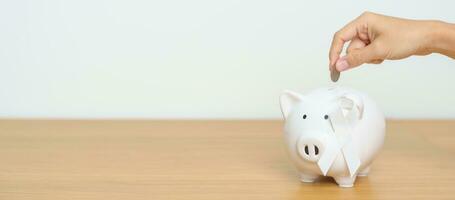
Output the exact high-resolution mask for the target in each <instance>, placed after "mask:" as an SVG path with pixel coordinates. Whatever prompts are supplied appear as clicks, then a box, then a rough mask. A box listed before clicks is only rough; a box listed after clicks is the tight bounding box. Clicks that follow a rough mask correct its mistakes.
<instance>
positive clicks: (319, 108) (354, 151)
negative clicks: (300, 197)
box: [280, 87, 385, 187]
mask: <svg viewBox="0 0 455 200" xmlns="http://www.w3.org/2000/svg"><path fill="white" fill-rule="evenodd" d="M280 104H281V111H282V112H283V116H284V119H285V125H284V132H285V133H284V136H285V142H286V145H287V150H288V153H289V156H290V158H291V160H292V162H293V163H294V164H295V166H296V167H297V170H298V171H299V174H300V180H301V181H302V182H314V181H315V180H316V179H317V178H318V177H319V176H330V177H333V178H334V179H335V181H336V182H337V183H338V185H339V186H341V187H352V186H353V184H354V181H355V179H356V177H357V176H366V175H367V174H368V171H369V169H370V165H371V163H372V161H373V159H374V158H375V157H376V155H377V154H378V152H379V150H380V149H381V148H382V145H383V143H384V136H385V120H384V115H383V114H382V113H381V111H380V110H379V108H378V107H377V105H376V104H375V103H374V102H373V100H371V99H370V98H369V97H367V96H366V95H365V94H363V93H360V92H358V91H355V90H352V89H348V88H342V87H331V88H321V89H316V90H313V91H311V92H309V93H307V94H306V95H301V94H298V93H295V92H291V91H285V92H284V93H283V94H282V95H281V97H280Z"/></svg>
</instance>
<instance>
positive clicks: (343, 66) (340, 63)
mask: <svg viewBox="0 0 455 200" xmlns="http://www.w3.org/2000/svg"><path fill="white" fill-rule="evenodd" d="M335 67H336V68H337V70H338V71H339V72H342V71H345V70H347V69H348V68H349V64H348V61H347V60H346V57H345V56H343V57H341V58H340V59H338V60H337V63H336V65H335Z"/></svg>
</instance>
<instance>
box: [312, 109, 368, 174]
mask: <svg viewBox="0 0 455 200" xmlns="http://www.w3.org/2000/svg"><path fill="white" fill-rule="evenodd" d="M352 113H353V110H351V111H350V114H352ZM348 116H349V115H348ZM329 117H330V119H329V120H330V121H328V122H329V123H331V124H330V126H332V128H333V131H334V132H331V131H330V133H331V134H334V135H329V136H328V137H326V138H325V142H324V143H325V150H324V152H323V153H322V155H321V158H320V159H319V161H318V166H319V168H320V169H321V172H322V173H323V174H324V176H325V175H327V172H328V171H329V169H330V167H331V166H332V164H333V162H334V161H335V159H336V157H337V155H338V154H339V153H340V151H341V153H342V154H343V157H344V160H345V161H346V165H347V167H348V169H349V174H350V176H351V177H353V176H355V175H356V173H357V170H358V169H359V167H360V159H359V156H358V155H359V154H358V152H357V150H356V147H355V145H354V143H353V142H352V136H351V132H352V128H351V124H350V123H349V120H352V119H353V118H352V117H348V118H350V119H349V120H348V119H347V117H345V115H344V114H343V110H342V108H341V106H340V105H339V104H338V106H336V108H335V109H334V111H333V112H332V113H329Z"/></svg>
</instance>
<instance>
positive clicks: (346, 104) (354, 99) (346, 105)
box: [340, 94, 363, 119]
mask: <svg viewBox="0 0 455 200" xmlns="http://www.w3.org/2000/svg"><path fill="white" fill-rule="evenodd" d="M340 105H341V108H342V109H344V110H347V111H353V109H357V111H358V119H362V117H363V100H362V98H361V97H360V96H357V95H354V94H345V95H343V96H342V97H341V98H340Z"/></svg>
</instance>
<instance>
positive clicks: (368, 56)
mask: <svg viewBox="0 0 455 200" xmlns="http://www.w3.org/2000/svg"><path fill="white" fill-rule="evenodd" d="M377 46H378V45H377V43H371V44H370V45H367V46H365V47H363V48H359V49H353V50H351V51H349V53H348V54H346V55H345V56H343V57H341V58H340V59H338V60H337V62H336V65H335V66H336V69H337V70H338V71H340V72H341V71H346V70H348V69H350V68H354V67H357V66H360V65H361V64H364V63H371V62H373V61H375V60H378V59H380V56H379V55H380V51H379V49H378V47H377Z"/></svg>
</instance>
